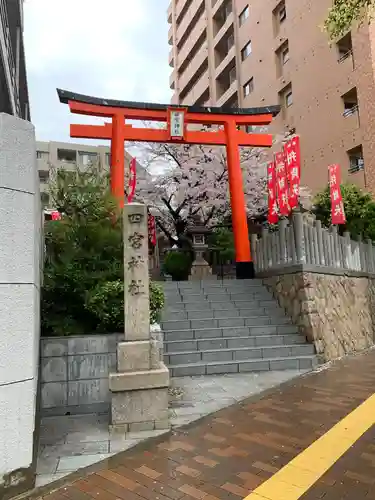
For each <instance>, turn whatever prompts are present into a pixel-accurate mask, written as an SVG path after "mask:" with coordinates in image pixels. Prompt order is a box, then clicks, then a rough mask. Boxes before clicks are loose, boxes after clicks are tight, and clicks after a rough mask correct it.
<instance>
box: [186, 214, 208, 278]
mask: <svg viewBox="0 0 375 500" xmlns="http://www.w3.org/2000/svg"><path fill="white" fill-rule="evenodd" d="M210 233H211V231H210V229H207V228H206V227H205V226H204V225H203V223H202V222H201V220H196V221H194V223H193V224H191V225H189V226H188V228H187V235H188V236H189V237H191V240H192V246H193V250H194V254H195V259H194V262H193V264H192V266H191V272H190V276H189V280H203V279H205V278H207V277H209V276H211V275H212V270H211V267H210V266H209V264H208V262H207V261H206V260H205V258H204V256H203V255H204V252H205V251H206V250H207V248H208V244H207V237H208V236H209V234H210Z"/></svg>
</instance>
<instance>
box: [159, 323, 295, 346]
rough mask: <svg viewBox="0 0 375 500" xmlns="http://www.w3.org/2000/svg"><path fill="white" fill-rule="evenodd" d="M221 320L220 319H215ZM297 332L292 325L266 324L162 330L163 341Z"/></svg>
mask: <svg viewBox="0 0 375 500" xmlns="http://www.w3.org/2000/svg"><path fill="white" fill-rule="evenodd" d="M216 321H221V320H216ZM293 333H294V334H296V333H298V329H297V327H296V326H293V325H266V326H242V327H233V326H229V327H222V328H220V327H216V328H215V327H212V328H198V329H186V330H184V329H182V330H171V331H166V330H164V342H169V341H173V340H194V339H212V338H219V337H245V336H247V337H249V336H259V335H276V334H279V335H289V334H293Z"/></svg>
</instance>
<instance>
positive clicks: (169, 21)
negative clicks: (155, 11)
mask: <svg viewBox="0 0 375 500" xmlns="http://www.w3.org/2000/svg"><path fill="white" fill-rule="evenodd" d="M172 2H173V0H170V3H169V5H168V11H167V15H168V23H169V24H172Z"/></svg>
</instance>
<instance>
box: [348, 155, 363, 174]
mask: <svg viewBox="0 0 375 500" xmlns="http://www.w3.org/2000/svg"><path fill="white" fill-rule="evenodd" d="M364 169H365V162H364V161H363V158H351V159H350V167H349V173H350V174H354V173H355V172H360V171H361V170H364Z"/></svg>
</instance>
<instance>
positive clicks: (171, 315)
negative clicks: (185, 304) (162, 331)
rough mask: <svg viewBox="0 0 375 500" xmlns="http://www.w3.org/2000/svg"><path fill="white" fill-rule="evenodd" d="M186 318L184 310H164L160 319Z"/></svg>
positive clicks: (182, 319)
mask: <svg viewBox="0 0 375 500" xmlns="http://www.w3.org/2000/svg"><path fill="white" fill-rule="evenodd" d="M187 319H189V318H188V313H187V312H185V311H181V312H175V311H173V312H168V311H165V312H163V314H162V320H163V321H184V320H187Z"/></svg>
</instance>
